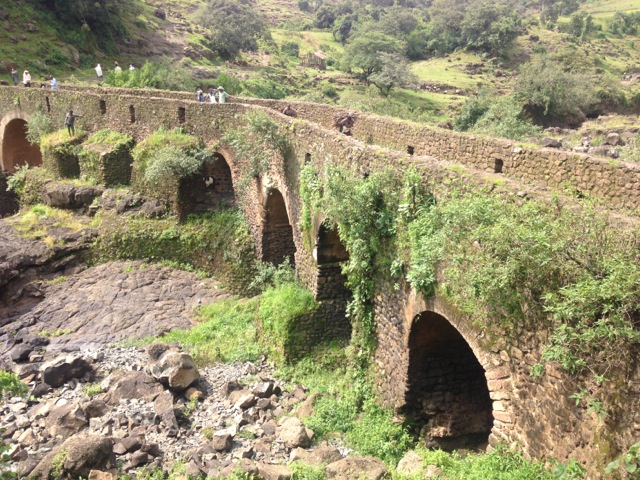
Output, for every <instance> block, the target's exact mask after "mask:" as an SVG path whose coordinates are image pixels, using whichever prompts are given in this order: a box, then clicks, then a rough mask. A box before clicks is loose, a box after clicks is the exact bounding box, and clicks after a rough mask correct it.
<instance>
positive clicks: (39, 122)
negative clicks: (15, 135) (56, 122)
mask: <svg viewBox="0 0 640 480" xmlns="http://www.w3.org/2000/svg"><path fill="white" fill-rule="evenodd" d="M52 131H53V128H52V127H51V119H50V118H49V117H48V116H47V115H45V114H44V113H42V112H41V111H37V112H35V113H34V114H33V115H31V118H30V119H29V120H28V121H27V140H29V143H31V144H32V145H37V144H39V143H40V139H41V138H42V136H43V135H46V134H48V133H51V132H52Z"/></svg>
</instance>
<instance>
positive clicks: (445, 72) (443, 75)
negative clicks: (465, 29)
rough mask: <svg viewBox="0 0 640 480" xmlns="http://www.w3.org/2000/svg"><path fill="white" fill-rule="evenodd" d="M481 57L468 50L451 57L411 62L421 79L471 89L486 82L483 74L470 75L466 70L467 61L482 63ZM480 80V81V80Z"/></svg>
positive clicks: (412, 68) (413, 70) (414, 71)
mask: <svg viewBox="0 0 640 480" xmlns="http://www.w3.org/2000/svg"><path fill="white" fill-rule="evenodd" d="M480 62H481V58H480V57H479V56H478V55H473V54H471V53H467V52H459V53H454V54H452V55H451V56H449V57H436V58H431V59H429V60H421V61H419V62H414V63H412V64H411V71H412V72H413V73H415V74H416V75H417V76H418V78H419V79H420V80H423V81H428V82H437V83H444V84H447V85H452V86H454V87H458V88H462V89H470V88H475V87H477V86H478V83H485V81H486V79H485V78H484V77H483V76H478V75H470V74H469V73H467V72H465V69H464V66H465V65H466V64H467V63H480ZM479 80H480V81H479Z"/></svg>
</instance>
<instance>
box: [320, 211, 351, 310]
mask: <svg viewBox="0 0 640 480" xmlns="http://www.w3.org/2000/svg"><path fill="white" fill-rule="evenodd" d="M314 256H315V258H316V261H317V262H318V273H317V279H316V286H315V289H314V290H315V291H314V294H315V297H316V300H329V299H347V298H350V297H351V295H352V293H351V290H349V288H348V287H347V277H346V276H345V275H344V274H343V273H342V264H343V262H346V261H347V260H349V252H348V251H347V249H346V248H345V246H344V244H343V243H342V240H341V239H340V235H339V234H338V230H337V229H335V228H330V227H329V226H327V224H326V223H325V222H323V223H322V225H320V228H319V229H318V236H317V238H316V248H315V250H314Z"/></svg>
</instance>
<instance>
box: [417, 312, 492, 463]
mask: <svg viewBox="0 0 640 480" xmlns="http://www.w3.org/2000/svg"><path fill="white" fill-rule="evenodd" d="M405 413H406V414H407V415H409V416H410V417H411V418H412V419H413V420H414V421H415V422H416V425H417V426H418V427H419V428H420V439H421V441H423V442H424V443H425V444H426V446H427V447H430V448H441V449H443V450H447V451H451V450H455V449H460V448H471V449H484V448H486V446H487V442H488V439H489V434H490V433H491V428H492V426H493V414H492V401H491V398H490V397H489V388H488V386H487V380H486V376H485V371H484V369H483V368H482V365H480V362H479V361H478V359H477V358H476V356H475V355H474V353H473V350H472V349H471V347H470V346H469V344H468V343H467V342H466V341H465V339H464V338H463V337H462V335H461V334H460V332H458V330H456V328H455V327H454V326H453V325H451V323H449V321H447V319H446V318H445V317H443V316H442V315H439V314H437V313H434V312H430V311H425V312H422V313H421V314H419V315H418V316H416V317H415V318H414V321H413V325H412V327H411V333H410V335H409V371H408V384H407V390H406V403H405Z"/></svg>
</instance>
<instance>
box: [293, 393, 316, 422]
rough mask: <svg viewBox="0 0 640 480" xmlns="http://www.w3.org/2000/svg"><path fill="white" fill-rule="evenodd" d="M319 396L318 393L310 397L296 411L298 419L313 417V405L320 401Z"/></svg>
mask: <svg viewBox="0 0 640 480" xmlns="http://www.w3.org/2000/svg"><path fill="white" fill-rule="evenodd" d="M318 396H319V394H318V393H317V392H315V393H312V394H311V395H309V396H308V397H307V398H306V400H305V401H304V402H302V403H301V404H300V405H299V406H298V409H297V410H296V415H297V416H298V418H301V419H302V418H307V417H310V416H311V415H313V405H314V403H315V402H316V400H317V399H318Z"/></svg>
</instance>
